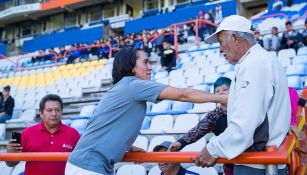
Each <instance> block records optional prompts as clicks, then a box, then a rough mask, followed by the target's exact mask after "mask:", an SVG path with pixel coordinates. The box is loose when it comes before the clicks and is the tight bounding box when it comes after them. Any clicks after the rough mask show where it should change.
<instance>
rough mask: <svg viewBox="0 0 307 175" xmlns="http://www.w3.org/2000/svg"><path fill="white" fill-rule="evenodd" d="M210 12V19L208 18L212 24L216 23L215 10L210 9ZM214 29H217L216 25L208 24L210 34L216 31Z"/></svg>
mask: <svg viewBox="0 0 307 175" xmlns="http://www.w3.org/2000/svg"><path fill="white" fill-rule="evenodd" d="M208 14H209V19H208V20H209V21H210V22H211V23H212V24H215V21H214V19H215V16H214V12H213V10H209V12H208ZM214 31H215V26H213V25H210V24H209V25H208V32H209V35H211V34H212V33H214Z"/></svg>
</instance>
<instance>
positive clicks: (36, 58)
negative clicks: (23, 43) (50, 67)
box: [31, 50, 45, 63]
mask: <svg viewBox="0 0 307 175" xmlns="http://www.w3.org/2000/svg"><path fill="white" fill-rule="evenodd" d="M42 60H43V61H44V60H45V51H44V50H40V51H38V54H37V55H36V56H33V57H32V59H31V62H32V63H35V62H39V61H42Z"/></svg>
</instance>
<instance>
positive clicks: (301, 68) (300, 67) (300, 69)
mask: <svg viewBox="0 0 307 175" xmlns="http://www.w3.org/2000/svg"><path fill="white" fill-rule="evenodd" d="M305 75H306V66H305V64H296V65H290V66H288V67H287V76H305Z"/></svg>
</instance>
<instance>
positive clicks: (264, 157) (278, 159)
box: [0, 135, 295, 164]
mask: <svg viewBox="0 0 307 175" xmlns="http://www.w3.org/2000/svg"><path fill="white" fill-rule="evenodd" d="M293 143H294V144H295V137H294V136H292V135H289V136H287V137H286V138H285V140H284V142H283V144H282V146H280V148H279V149H278V150H277V151H274V152H244V153H242V154H241V155H239V156H238V157H236V158H234V159H231V160H227V159H224V158H218V159H217V163H233V164H234V163H236V164H290V158H291V157H290V153H291V152H292V151H293V149H294V144H293ZM197 154H198V152H146V153H126V154H125V156H124V158H123V160H122V161H123V162H184V163H193V162H194V160H195V158H196V156H197ZM69 155H70V153H61V152H26V153H0V160H1V161H20V160H23V161H66V160H67V159H68V157H69Z"/></svg>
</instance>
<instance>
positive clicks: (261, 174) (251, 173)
mask: <svg viewBox="0 0 307 175" xmlns="http://www.w3.org/2000/svg"><path fill="white" fill-rule="evenodd" d="M233 174H234V175H243V174H248V175H266V174H265V169H257V168H252V167H248V166H243V165H235V167H234V170H233ZM278 175H288V168H287V167H286V168H284V169H279V170H278Z"/></svg>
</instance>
